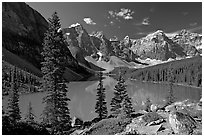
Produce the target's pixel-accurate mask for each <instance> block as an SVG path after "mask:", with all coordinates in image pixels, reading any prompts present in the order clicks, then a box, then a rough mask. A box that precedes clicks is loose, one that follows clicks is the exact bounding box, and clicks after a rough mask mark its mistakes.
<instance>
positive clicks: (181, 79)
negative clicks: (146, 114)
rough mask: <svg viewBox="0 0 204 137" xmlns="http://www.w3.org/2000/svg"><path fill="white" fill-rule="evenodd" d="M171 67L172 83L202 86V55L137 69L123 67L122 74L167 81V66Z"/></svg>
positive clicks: (134, 77) (135, 77) (132, 77)
mask: <svg viewBox="0 0 204 137" xmlns="http://www.w3.org/2000/svg"><path fill="white" fill-rule="evenodd" d="M170 64H171V66H172V68H173V72H172V73H173V75H174V83H181V84H184V85H192V86H196V87H202V57H200V56H197V57H193V58H189V59H182V60H178V61H171V62H168V63H163V64H158V65H154V66H150V67H146V68H139V69H123V71H122V72H123V74H125V75H126V77H129V78H131V79H136V80H140V81H155V82H168V68H169V66H170Z"/></svg>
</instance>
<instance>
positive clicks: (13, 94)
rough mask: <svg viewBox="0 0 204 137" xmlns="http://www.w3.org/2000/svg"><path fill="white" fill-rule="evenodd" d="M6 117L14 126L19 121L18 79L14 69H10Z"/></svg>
mask: <svg viewBox="0 0 204 137" xmlns="http://www.w3.org/2000/svg"><path fill="white" fill-rule="evenodd" d="M7 109H8V116H9V118H10V119H11V122H12V124H15V123H16V122H17V121H19V120H20V119H21V115H20V109H19V94H18V78H17V70H16V67H14V68H13V69H12V73H11V90H10V92H9V100H8V108H7Z"/></svg>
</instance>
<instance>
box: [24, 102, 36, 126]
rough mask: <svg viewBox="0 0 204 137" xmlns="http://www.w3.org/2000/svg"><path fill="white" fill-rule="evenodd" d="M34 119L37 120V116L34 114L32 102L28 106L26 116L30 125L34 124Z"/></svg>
mask: <svg viewBox="0 0 204 137" xmlns="http://www.w3.org/2000/svg"><path fill="white" fill-rule="evenodd" d="M34 118H35V115H34V113H33V108H32V106H31V102H29V104H28V113H27V115H26V118H25V119H26V121H27V122H29V123H33V122H34Z"/></svg>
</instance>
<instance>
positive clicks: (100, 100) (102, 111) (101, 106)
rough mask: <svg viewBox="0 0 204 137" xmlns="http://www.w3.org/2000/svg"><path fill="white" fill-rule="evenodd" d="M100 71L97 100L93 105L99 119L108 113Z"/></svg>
mask: <svg viewBox="0 0 204 137" xmlns="http://www.w3.org/2000/svg"><path fill="white" fill-rule="evenodd" d="M102 75H103V74H102V72H100V80H99V84H98V88H97V95H96V96H97V102H96V106H95V112H96V113H97V114H98V118H99V119H104V118H106V117H107V115H108V111H107V106H106V104H107V103H106V101H105V98H106V96H105V88H104V87H103V81H102Z"/></svg>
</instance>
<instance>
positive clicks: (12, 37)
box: [2, 2, 48, 68]
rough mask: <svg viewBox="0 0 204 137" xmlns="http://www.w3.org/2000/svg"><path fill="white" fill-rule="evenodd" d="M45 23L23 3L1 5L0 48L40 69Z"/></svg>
mask: <svg viewBox="0 0 204 137" xmlns="http://www.w3.org/2000/svg"><path fill="white" fill-rule="evenodd" d="M47 28H48V23H47V21H46V20H45V19H44V18H43V16H42V15H41V14H40V13H38V12H37V11H36V10H34V9H32V8H31V7H29V6H28V5H27V4H26V3H23V2H18V3H17V2H3V3H2V34H3V35H2V46H3V47H4V48H5V49H7V50H9V51H11V52H12V53H14V54H16V55H18V56H20V57H22V58H24V59H26V60H27V61H28V62H32V64H33V65H34V66H36V67H38V68H40V61H41V55H40V52H41V51H42V45H41V43H42V41H43V37H44V33H45V31H46V30H47Z"/></svg>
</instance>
